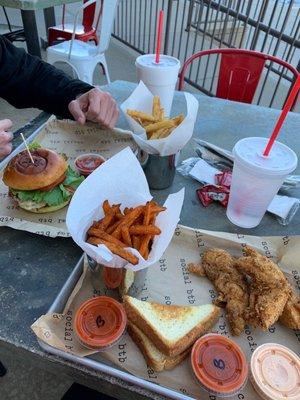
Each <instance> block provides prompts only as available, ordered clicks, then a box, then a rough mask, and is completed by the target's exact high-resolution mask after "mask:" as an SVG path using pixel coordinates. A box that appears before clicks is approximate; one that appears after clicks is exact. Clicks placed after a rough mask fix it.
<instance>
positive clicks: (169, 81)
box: [135, 54, 180, 116]
mask: <svg viewBox="0 0 300 400" xmlns="http://www.w3.org/2000/svg"><path fill="white" fill-rule="evenodd" d="M135 66H136V69H137V77H138V80H139V81H143V82H144V84H145V85H146V86H147V88H148V89H149V90H150V92H151V93H152V94H153V95H154V96H155V95H156V96H159V97H160V100H161V103H162V106H163V108H164V111H165V114H166V116H169V115H170V112H171V107H172V102H173V97H174V92H175V86H176V82H177V79H178V72H179V69H180V61H179V60H178V59H177V58H175V57H171V56H166V55H164V54H161V55H160V61H159V63H156V62H155V54H145V55H143V56H139V57H138V58H137V59H136V61H135Z"/></svg>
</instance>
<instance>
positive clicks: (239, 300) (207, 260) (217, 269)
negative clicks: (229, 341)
mask: <svg viewBox="0 0 300 400" xmlns="http://www.w3.org/2000/svg"><path fill="white" fill-rule="evenodd" d="M188 269H189V271H190V272H192V273H195V274H196V275H199V276H203V273H204V272H205V275H206V276H207V278H208V279H209V280H210V281H212V283H213V284H214V285H215V287H216V290H217V291H218V298H217V299H216V300H215V301H214V303H215V304H216V305H218V306H221V307H225V308H226V316H227V318H228V321H229V324H230V327H231V332H232V334H233V335H240V334H241V332H243V330H244V328H245V323H246V322H245V318H244V313H245V311H246V309H247V307H248V302H249V294H248V287H247V282H246V281H245V278H244V276H243V274H241V273H240V272H239V271H238V270H237V269H236V268H235V258H234V257H232V256H231V255H230V254H229V253H227V252H226V251H225V250H221V249H209V250H206V251H205V252H204V254H203V258H202V265H197V264H193V265H189V266H188Z"/></svg>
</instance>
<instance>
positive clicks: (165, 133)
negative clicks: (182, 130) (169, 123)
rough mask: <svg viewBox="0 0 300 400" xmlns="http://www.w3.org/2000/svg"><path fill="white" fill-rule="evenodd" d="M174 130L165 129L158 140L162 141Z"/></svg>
mask: <svg viewBox="0 0 300 400" xmlns="http://www.w3.org/2000/svg"><path fill="white" fill-rule="evenodd" d="M173 130H174V128H167V129H165V130H164V131H163V132H161V134H160V135H159V136H158V139H164V138H166V137H168V136H169V135H170V134H171V133H172V132H173Z"/></svg>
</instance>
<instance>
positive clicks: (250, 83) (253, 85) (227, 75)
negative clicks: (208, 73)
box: [178, 49, 299, 103]
mask: <svg viewBox="0 0 300 400" xmlns="http://www.w3.org/2000/svg"><path fill="white" fill-rule="evenodd" d="M212 54H220V56H221V61H220V69H219V78H218V82H217V90H216V97H219V98H222V99H228V100H233V101H240V102H242V103H251V102H252V100H253V97H254V95H255V92H256V89H257V86H258V83H259V80H260V77H261V74H262V71H263V68H264V66H265V64H266V62H267V61H271V62H273V63H276V64H280V65H281V66H282V67H284V68H286V69H288V70H289V71H290V72H291V73H292V74H293V76H294V79H296V78H297V77H298V75H299V72H298V71H297V70H296V68H294V67H293V66H292V65H290V64H288V63H287V62H285V61H283V60H281V59H280V58H277V57H274V56H271V55H269V54H264V53H260V52H257V51H252V50H243V49H211V50H204V51H200V52H199V53H195V54H194V55H192V56H191V57H190V58H188V59H187V60H186V61H185V63H184V64H183V67H182V69H181V71H180V73H179V84H178V90H182V89H183V87H184V82H185V81H184V78H185V75H186V71H187V68H188V67H189V65H190V64H191V63H192V62H193V61H194V60H195V59H197V58H200V57H203V56H210V55H212Z"/></svg>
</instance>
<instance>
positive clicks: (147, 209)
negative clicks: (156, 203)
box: [143, 201, 152, 225]
mask: <svg viewBox="0 0 300 400" xmlns="http://www.w3.org/2000/svg"><path fill="white" fill-rule="evenodd" d="M151 206H152V203H151V202H150V201H148V202H147V204H146V207H145V210H144V218H143V224H144V225H149V222H150V216H151V208H152V207H151Z"/></svg>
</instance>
